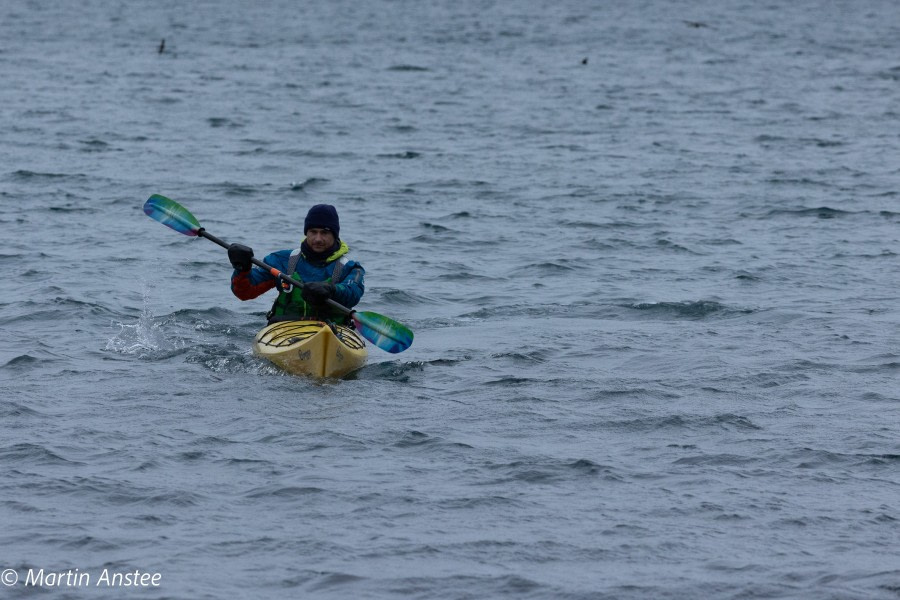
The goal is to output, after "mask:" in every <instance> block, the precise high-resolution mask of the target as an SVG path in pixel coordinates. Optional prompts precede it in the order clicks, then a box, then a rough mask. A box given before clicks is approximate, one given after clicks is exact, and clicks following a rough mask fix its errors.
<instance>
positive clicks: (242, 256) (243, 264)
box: [228, 244, 253, 271]
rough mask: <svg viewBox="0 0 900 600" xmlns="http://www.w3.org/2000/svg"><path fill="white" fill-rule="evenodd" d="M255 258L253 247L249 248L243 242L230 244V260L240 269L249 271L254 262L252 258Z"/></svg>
mask: <svg viewBox="0 0 900 600" xmlns="http://www.w3.org/2000/svg"><path fill="white" fill-rule="evenodd" d="M251 258H253V248H248V247H247V246H245V245H243V244H232V245H230V246H228V260H230V261H231V266H232V267H234V268H235V269H237V270H238V271H249V270H250V266H251V265H252V264H253V263H252V262H250V259H251Z"/></svg>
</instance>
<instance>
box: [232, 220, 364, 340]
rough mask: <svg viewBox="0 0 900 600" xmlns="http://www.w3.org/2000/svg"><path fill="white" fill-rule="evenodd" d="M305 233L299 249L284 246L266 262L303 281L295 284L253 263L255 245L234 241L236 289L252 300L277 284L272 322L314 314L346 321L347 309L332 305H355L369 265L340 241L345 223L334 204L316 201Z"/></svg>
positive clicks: (324, 319) (234, 278) (268, 257)
mask: <svg viewBox="0 0 900 600" xmlns="http://www.w3.org/2000/svg"><path fill="white" fill-rule="evenodd" d="M303 233H304V235H305V236H306V237H305V239H304V240H303V241H302V242H301V244H300V247H299V248H297V249H296V250H281V251H279V252H273V253H272V254H270V255H268V256H267V257H266V258H265V259H264V260H263V262H265V263H266V264H268V265H271V266H272V267H275V268H276V269H278V270H279V271H281V272H282V273H285V274H289V275H291V276H292V277H293V278H294V279H297V280H299V281H302V282H303V287H300V288H296V287H294V286H291V285H290V284H288V283H287V282H284V281H279V280H277V279H276V277H275V276H274V275H272V274H271V273H269V272H268V271H265V270H263V269H260V268H252V263H251V260H250V259H252V258H253V250H252V249H251V248H249V247H247V246H244V245H242V244H231V246H229V248H228V260H230V261H231V265H232V266H233V267H234V273H233V274H232V275H231V291H232V292H233V293H234V295H235V296H237V297H238V298H239V299H241V300H251V299H253V298H256V297H257V296H259V295H261V294H263V293H265V292H267V291H269V290H271V289H272V288H276V289H277V290H278V298H276V299H275V304H273V305H272V310H270V311H269V314H268V315H267V316H268V318H269V323H275V322H276V321H289V320H296V319H315V320H317V321H332V322H335V323H340V324H345V323H346V322H347V321H348V319H347V316H346V315H344V314H343V313H342V312H340V311H337V310H334V309H333V308H332V307H330V306H329V305H328V300H329V299H333V300H335V301H336V302H337V303H338V304H342V305H343V306H346V307H347V308H353V307H354V306H356V305H357V304H358V303H359V299H360V298H362V295H363V292H364V291H365V285H364V283H363V277H364V276H365V270H364V269H363V268H362V265H360V264H359V263H358V262H356V261H353V260H349V259H348V258H347V256H346V255H347V252H349V251H350V248H349V247H348V246H347V244H346V243H344V242H342V241H341V238H340V233H341V224H340V221H339V220H338V214H337V210H336V209H335V208H334V207H333V206H331V205H330V204H317V205H315V206H313V207H312V208H311V209H309V213H307V215H306V220H305V221H304V223H303Z"/></svg>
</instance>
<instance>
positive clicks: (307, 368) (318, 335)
mask: <svg viewBox="0 0 900 600" xmlns="http://www.w3.org/2000/svg"><path fill="white" fill-rule="evenodd" d="M253 352H254V353H255V354H256V355H257V356H262V357H263V358H267V359H269V360H270V361H272V362H273V363H275V364H276V365H278V366H279V367H281V368H282V369H284V370H285V371H287V372H288V373H293V374H294V375H312V376H313V377H342V376H344V375H346V374H347V373H350V372H352V371H355V370H356V369H359V368H360V367H362V366H363V365H364V364H365V362H366V357H367V356H368V352H366V344H365V342H364V341H363V339H362V338H361V337H360V336H359V334H358V333H356V331H354V330H353V329H350V328H349V327H343V326H341V325H329V324H328V323H323V322H321V321H282V322H280V323H272V324H271V325H269V326H267V327H265V328H264V329H263V330H262V331H260V332H259V333H258V334H256V339H255V340H254V342H253Z"/></svg>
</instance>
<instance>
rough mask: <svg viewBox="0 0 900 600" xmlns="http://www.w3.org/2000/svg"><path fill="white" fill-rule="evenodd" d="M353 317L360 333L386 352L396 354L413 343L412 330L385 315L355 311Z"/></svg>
mask: <svg viewBox="0 0 900 600" xmlns="http://www.w3.org/2000/svg"><path fill="white" fill-rule="evenodd" d="M351 318H352V319H353V323H354V324H355V325H356V329H357V331H359V333H360V335H362V336H363V337H364V338H366V339H367V340H369V341H370V342H372V343H373V344H375V345H376V346H378V347H379V348H381V349H382V350H384V351H386V352H390V353H392V354H396V353H397V352H403V351H404V350H406V349H407V348H409V347H410V346H411V345H412V342H413V332H412V330H411V329H410V328H409V327H407V326H406V325H402V324H400V323H398V322H397V321H394V320H393V319H389V318H388V317H386V316H384V315H379V314H378V313H373V312H354V313H353V314H352V315H351Z"/></svg>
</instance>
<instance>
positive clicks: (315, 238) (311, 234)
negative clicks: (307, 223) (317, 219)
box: [306, 227, 334, 252]
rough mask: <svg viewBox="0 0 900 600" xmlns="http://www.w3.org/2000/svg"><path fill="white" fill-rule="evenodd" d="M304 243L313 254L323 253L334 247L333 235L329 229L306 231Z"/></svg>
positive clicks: (310, 229)
mask: <svg viewBox="0 0 900 600" xmlns="http://www.w3.org/2000/svg"><path fill="white" fill-rule="evenodd" d="M306 243H307V244H309V247H310V248H312V249H313V251H314V252H325V251H326V250H329V249H330V248H331V247H332V246H334V233H332V232H331V230H330V229H319V228H318V227H310V228H309V229H308V230H307V231H306Z"/></svg>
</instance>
